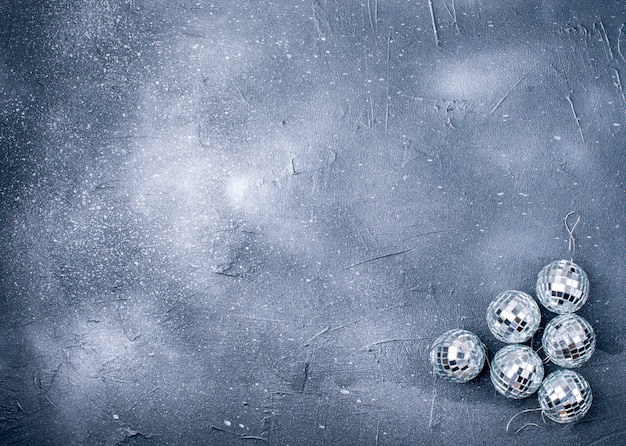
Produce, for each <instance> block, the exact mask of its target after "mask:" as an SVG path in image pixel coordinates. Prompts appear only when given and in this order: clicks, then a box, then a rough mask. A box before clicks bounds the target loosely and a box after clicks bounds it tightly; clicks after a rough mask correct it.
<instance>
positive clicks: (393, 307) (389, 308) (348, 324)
mask: <svg viewBox="0 0 626 446" xmlns="http://www.w3.org/2000/svg"><path fill="white" fill-rule="evenodd" d="M405 306H408V303H407V302H402V303H401V304H398V305H391V306H390V307H387V308H383V309H382V310H380V311H377V312H375V313H372V314H370V315H368V316H365V317H362V318H360V319H355V320H353V321H350V322H346V323H345V324H343V325H340V326H338V327H333V328H331V329H330V331H337V330H341V329H342V328H345V327H348V326H350V325H353V324H356V323H358V322H361V321H364V320H366V319H369V318H370V317H373V316H378V315H379V314H382V313H385V312H386V311H390V310H393V309H396V308H400V307H405Z"/></svg>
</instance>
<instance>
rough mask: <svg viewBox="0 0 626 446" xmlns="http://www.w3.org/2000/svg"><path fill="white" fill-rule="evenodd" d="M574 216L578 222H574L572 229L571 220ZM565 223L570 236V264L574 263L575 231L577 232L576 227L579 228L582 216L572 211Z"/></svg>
mask: <svg viewBox="0 0 626 446" xmlns="http://www.w3.org/2000/svg"><path fill="white" fill-rule="evenodd" d="M572 215H576V221H575V222H574V225H573V226H572V227H570V225H569V218H570V217H571V216H572ZM563 222H564V223H565V229H567V234H568V235H569V238H568V240H567V241H568V247H567V250H568V252H569V257H570V258H569V259H570V262H574V253H575V252H576V239H575V238H574V231H575V230H576V226H578V223H579V222H580V214H578V213H577V212H574V211H571V212H569V213H568V214H567V215H566V216H565V218H564V219H563Z"/></svg>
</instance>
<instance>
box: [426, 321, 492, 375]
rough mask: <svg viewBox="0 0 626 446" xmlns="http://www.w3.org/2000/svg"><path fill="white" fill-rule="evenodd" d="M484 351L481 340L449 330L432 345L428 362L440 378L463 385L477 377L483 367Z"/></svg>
mask: <svg viewBox="0 0 626 446" xmlns="http://www.w3.org/2000/svg"><path fill="white" fill-rule="evenodd" d="M485 357H486V351H485V347H484V345H483V343H482V342H481V340H480V339H479V338H478V336H476V335H475V334H474V333H471V332H469V331H467V330H458V329H457V330H450V331H447V332H446V333H444V334H442V335H441V336H439V337H438V338H437V339H435V341H434V342H433V343H432V347H431V350H430V362H431V364H432V366H433V370H434V372H435V373H436V374H437V375H439V376H441V377H442V378H444V379H446V380H448V381H452V382H458V383H464V382H467V381H470V380H471V379H473V378H475V377H476V376H478V374H479V373H480V371H481V370H482V369H483V366H484V365H485Z"/></svg>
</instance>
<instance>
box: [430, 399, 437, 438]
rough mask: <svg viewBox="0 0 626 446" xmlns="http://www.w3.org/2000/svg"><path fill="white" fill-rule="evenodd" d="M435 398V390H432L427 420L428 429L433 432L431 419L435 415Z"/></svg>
mask: <svg viewBox="0 0 626 446" xmlns="http://www.w3.org/2000/svg"><path fill="white" fill-rule="evenodd" d="M436 398H437V389H433V398H432V400H431V402H430V417H429V418H428V429H429V430H431V431H432V430H433V417H434V415H435V399H436Z"/></svg>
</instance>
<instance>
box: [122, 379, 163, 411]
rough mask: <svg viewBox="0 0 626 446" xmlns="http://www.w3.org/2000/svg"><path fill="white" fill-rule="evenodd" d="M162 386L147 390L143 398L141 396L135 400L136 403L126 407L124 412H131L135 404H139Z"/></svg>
mask: <svg viewBox="0 0 626 446" xmlns="http://www.w3.org/2000/svg"><path fill="white" fill-rule="evenodd" d="M159 389H160V387H159V386H157V387H155V388H154V389H152V390H150V391H149V392H146V393H145V394H144V395H143V396H142V397H141V398H139V399H138V400H137V401H135V403H134V404H133V405H132V406H130V407H129V408H128V409H126V410H125V411H124V412H123V414H127V413H128V412H130V411H131V410H132V409H134V408H135V406H137V404H139V403H141V402H142V401H144V400H145V399H146V398H148V396H150V395H151V394H153V393H154V392H156V391H157V390H159Z"/></svg>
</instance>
